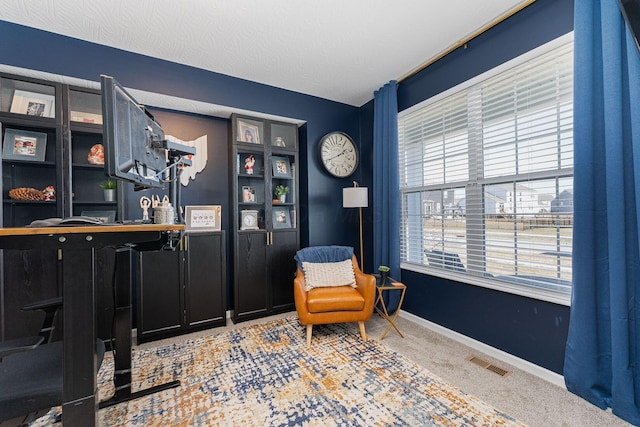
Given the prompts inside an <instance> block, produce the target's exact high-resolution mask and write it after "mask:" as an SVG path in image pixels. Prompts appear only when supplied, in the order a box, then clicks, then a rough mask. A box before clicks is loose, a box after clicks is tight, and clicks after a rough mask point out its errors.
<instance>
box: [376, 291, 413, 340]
mask: <svg viewBox="0 0 640 427" xmlns="http://www.w3.org/2000/svg"><path fill="white" fill-rule="evenodd" d="M394 290H395V289H394ZM398 290H400V289H398ZM406 290H407V288H406V287H404V288H402V293H401V294H400V302H399V303H398V308H397V309H396V312H395V313H394V314H393V317H392V316H389V313H388V312H387V305H386V304H385V303H384V299H383V298H382V292H384V291H382V290H380V289H378V298H377V299H376V310H377V311H378V313H379V314H380V316H382V317H383V318H384V319H386V320H387V322H389V325H388V326H387V328H386V329H385V330H384V332H383V333H382V335H381V336H380V341H382V340H383V339H384V337H385V336H386V335H387V333H389V331H390V330H391V328H392V327H393V329H395V330H396V332H397V333H398V335H400V337H401V338H404V335H402V332H400V329H398V327H397V326H396V319H397V318H398V314H399V313H400V307H402V302H403V301H404V293H405V291H406ZM378 301H380V303H381V305H382V309H383V311H380V309H379V308H378V306H377V303H378Z"/></svg>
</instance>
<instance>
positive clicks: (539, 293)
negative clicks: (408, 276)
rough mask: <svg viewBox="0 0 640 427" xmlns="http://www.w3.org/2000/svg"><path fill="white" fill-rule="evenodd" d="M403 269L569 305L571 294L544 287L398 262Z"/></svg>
mask: <svg viewBox="0 0 640 427" xmlns="http://www.w3.org/2000/svg"><path fill="white" fill-rule="evenodd" d="M400 268H401V269H403V270H409V271H413V272H415V273H421V274H426V275H429V276H435V277H441V278H443V279H448V280H453V281H456V282H460V283H465V284H468V285H474V286H481V287H483V288H488V289H493V290H496V291H501V292H507V293H510V294H515V295H520V296H523V297H527V298H534V299H538V300H541V301H547V302H551V303H554V304H559V305H565V306H567V307H570V306H571V294H570V293H564V292H558V291H550V290H546V289H540V288H535V287H532V286H526V285H515V284H509V283H507V282H502V281H498V280H491V279H489V278H483V277H474V276H469V275H467V274H460V273H456V272H453V271H446V270H439V269H434V268H429V267H427V266H424V265H419V264H412V263H408V262H403V263H401V264H400Z"/></svg>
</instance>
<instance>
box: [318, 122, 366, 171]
mask: <svg viewBox="0 0 640 427" xmlns="http://www.w3.org/2000/svg"><path fill="white" fill-rule="evenodd" d="M320 159H321V160H322V165H323V166H324V167H325V169H326V170H327V172H329V173H330V174H331V175H333V176H335V177H338V178H345V177H347V176H349V175H351V174H352V173H353V172H354V171H355V170H356V167H357V166H358V149H357V148H356V145H355V143H354V142H353V140H352V139H351V138H350V137H349V135H347V134H345V133H342V132H331V133H330V134H328V135H325V136H324V137H323V138H322V140H320Z"/></svg>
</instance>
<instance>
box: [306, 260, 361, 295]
mask: <svg viewBox="0 0 640 427" xmlns="http://www.w3.org/2000/svg"><path fill="white" fill-rule="evenodd" d="M302 269H303V270H304V280H305V285H306V286H305V289H306V291H307V292H308V291H310V290H311V289H313V288H324V287H329V286H345V285H348V286H351V287H353V288H357V286H356V276H355V274H354V273H353V264H352V262H351V260H350V259H347V260H345V261H340V262H322V263H319V262H302Z"/></svg>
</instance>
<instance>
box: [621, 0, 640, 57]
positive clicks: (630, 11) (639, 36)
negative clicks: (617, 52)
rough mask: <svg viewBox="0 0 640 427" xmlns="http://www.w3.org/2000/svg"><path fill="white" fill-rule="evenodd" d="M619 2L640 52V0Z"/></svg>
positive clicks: (622, 0)
mask: <svg viewBox="0 0 640 427" xmlns="http://www.w3.org/2000/svg"><path fill="white" fill-rule="evenodd" d="M618 4H619V5H620V10H621V11H622V16H624V20H625V21H626V22H627V26H628V27H629V30H630V31H631V35H632V36H633V40H634V41H635V42H636V47H637V48H638V52H640V0H618Z"/></svg>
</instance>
